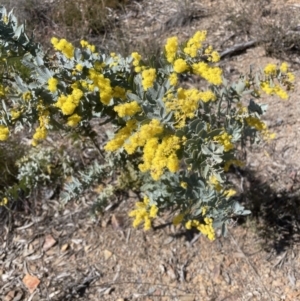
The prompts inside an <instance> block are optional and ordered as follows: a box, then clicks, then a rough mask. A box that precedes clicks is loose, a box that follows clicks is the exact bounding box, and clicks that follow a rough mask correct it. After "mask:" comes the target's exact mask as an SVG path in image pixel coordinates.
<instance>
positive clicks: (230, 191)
mask: <svg viewBox="0 0 300 301" xmlns="http://www.w3.org/2000/svg"><path fill="white" fill-rule="evenodd" d="M223 195H224V196H225V197H226V199H229V198H231V197H232V196H234V195H236V191H235V190H234V189H228V190H225V191H224V192H223Z"/></svg>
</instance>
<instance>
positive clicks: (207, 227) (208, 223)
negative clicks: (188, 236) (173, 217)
mask: <svg viewBox="0 0 300 301" xmlns="http://www.w3.org/2000/svg"><path fill="white" fill-rule="evenodd" d="M185 227H186V228H187V229H188V230H190V229H192V228H193V227H194V228H196V229H197V230H198V231H200V232H201V233H202V234H203V235H206V236H207V237H208V239H209V240H215V238H216V236H215V230H214V228H213V220H212V218H209V217H205V218H204V223H200V222H199V221H197V220H194V219H193V220H189V221H188V222H186V224H185Z"/></svg>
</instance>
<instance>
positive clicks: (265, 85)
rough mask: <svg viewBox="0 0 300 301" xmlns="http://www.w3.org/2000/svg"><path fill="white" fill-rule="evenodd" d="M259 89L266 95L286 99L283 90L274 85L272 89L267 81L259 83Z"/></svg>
mask: <svg viewBox="0 0 300 301" xmlns="http://www.w3.org/2000/svg"><path fill="white" fill-rule="evenodd" d="M260 88H261V89H262V90H263V91H264V92H265V93H267V94H269V95H273V94H276V95H278V96H279V97H280V98H281V99H288V97H289V96H288V94H287V92H286V91H285V90H283V89H282V88H281V87H280V86H279V85H275V86H274V87H271V86H270V83H269V82H267V81H263V82H261V83H260Z"/></svg>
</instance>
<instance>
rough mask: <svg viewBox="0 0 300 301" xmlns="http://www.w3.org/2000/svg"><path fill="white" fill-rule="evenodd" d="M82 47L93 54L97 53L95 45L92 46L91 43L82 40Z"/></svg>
mask: <svg viewBox="0 0 300 301" xmlns="http://www.w3.org/2000/svg"><path fill="white" fill-rule="evenodd" d="M80 45H81V47H82V48H87V49H89V50H90V51H91V52H95V51H96V47H95V45H91V44H89V43H88V42H87V41H85V40H81V41H80Z"/></svg>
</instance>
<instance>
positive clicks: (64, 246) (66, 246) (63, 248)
mask: <svg viewBox="0 0 300 301" xmlns="http://www.w3.org/2000/svg"><path fill="white" fill-rule="evenodd" d="M68 248H69V244H64V245H62V246H61V248H60V250H61V251H62V252H65V251H66V250H67V249H68Z"/></svg>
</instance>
